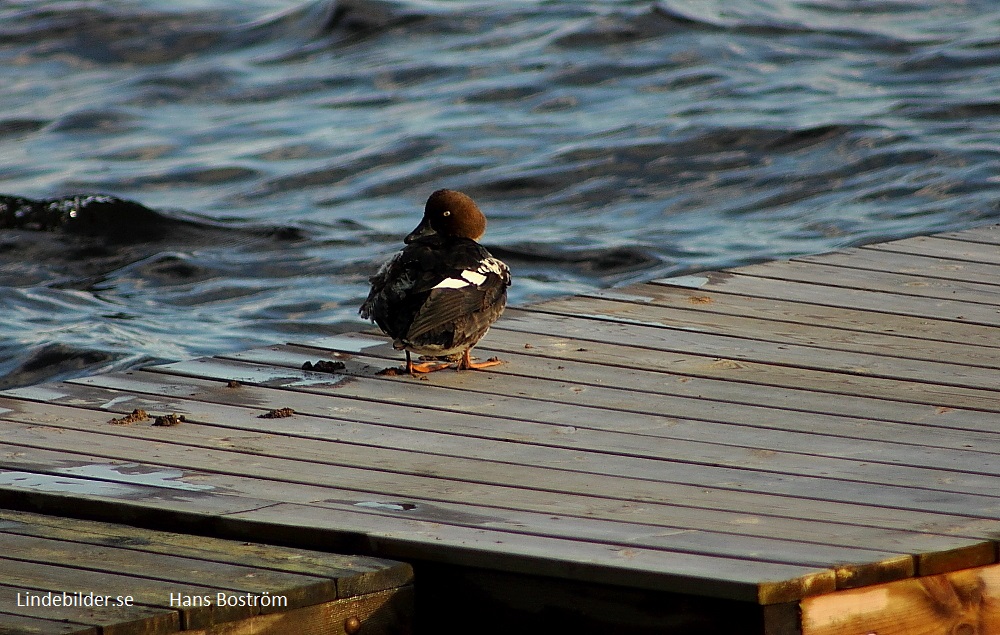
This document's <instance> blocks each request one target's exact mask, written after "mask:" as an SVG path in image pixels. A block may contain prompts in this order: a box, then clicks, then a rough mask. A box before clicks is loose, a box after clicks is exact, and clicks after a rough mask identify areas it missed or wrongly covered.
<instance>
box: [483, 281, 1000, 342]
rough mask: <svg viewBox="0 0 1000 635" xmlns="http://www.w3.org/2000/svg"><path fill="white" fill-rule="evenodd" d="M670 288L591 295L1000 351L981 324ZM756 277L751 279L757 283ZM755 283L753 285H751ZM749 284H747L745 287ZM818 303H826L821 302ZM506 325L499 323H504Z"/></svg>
mask: <svg viewBox="0 0 1000 635" xmlns="http://www.w3.org/2000/svg"><path fill="white" fill-rule="evenodd" d="M669 280H670V284H653V283H639V284H634V285H629V286H627V287H620V288H617V289H607V290H601V291H593V292H590V293H587V294H584V295H585V296H587V297H591V296H592V297H599V298H605V299H610V300H621V301H624V302H636V303H640V304H657V305H664V306H676V307H678V308H689V309H692V310H698V311H710V312H717V313H726V314H728V315H742V316H746V317H756V318H759V319H763V320H771V321H783V322H794V323H797V324H822V325H824V326H827V327H831V328H837V329H842V330H847V331H862V332H865V333H883V334H888V335H898V336H903V337H909V338H915V339H920V340H932V341H941V342H953V343H958V344H970V345H975V346H984V347H991V348H998V347H1000V343H998V342H997V338H996V333H995V331H996V329H995V328H993V327H989V326H981V325H978V324H963V323H959V322H954V321H948V320H940V319H933V318H930V317H927V316H923V317H912V316H907V315H894V316H893V317H892V318H891V319H887V318H886V316H885V314H883V313H876V312H872V311H866V310H862V309H859V308H857V307H854V306H850V305H847V306H832V305H831V304H830V303H826V304H823V303H820V302H817V301H813V302H802V301H795V300H793V299H790V298H787V297H785V295H784V293H783V292H782V289H780V288H776V287H775V286H772V285H769V284H755V285H754V286H753V288H746V289H745V290H744V291H746V292H743V293H736V292H733V291H734V290H733V289H732V288H730V287H727V286H719V287H709V286H708V285H709V282H710V281H709V279H708V278H707V277H706V276H703V275H694V276H687V277H675V278H670V279H669ZM756 280H758V279H756V278H755V279H753V281H756ZM751 282H752V281H751ZM745 286H746V285H745ZM820 301H822V300H821V299H820ZM502 324H503V321H501V322H500V323H499V325H502Z"/></svg>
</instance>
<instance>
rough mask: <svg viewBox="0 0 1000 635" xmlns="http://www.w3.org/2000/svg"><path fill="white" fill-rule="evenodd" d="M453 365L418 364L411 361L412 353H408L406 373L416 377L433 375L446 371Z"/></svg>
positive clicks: (438, 363) (443, 363)
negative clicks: (437, 371) (436, 372)
mask: <svg viewBox="0 0 1000 635" xmlns="http://www.w3.org/2000/svg"><path fill="white" fill-rule="evenodd" d="M449 366H451V364H449V363H447V362H416V363H414V362H413V360H412V359H410V351H406V372H407V373H409V374H411V375H413V376H414V377H416V376H417V375H418V374H422V373H433V372H434V371H436V370H444V369H445V368H448V367H449Z"/></svg>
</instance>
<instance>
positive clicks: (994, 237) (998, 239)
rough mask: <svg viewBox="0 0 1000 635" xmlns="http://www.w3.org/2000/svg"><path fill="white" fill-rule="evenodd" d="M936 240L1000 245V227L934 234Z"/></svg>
mask: <svg viewBox="0 0 1000 635" xmlns="http://www.w3.org/2000/svg"><path fill="white" fill-rule="evenodd" d="M935 236H936V237H937V238H947V239H949V240H962V241H967V242H973V243H986V244H987V245H1000V225H986V226H983V227H973V228H971V229H963V230H961V231H957V232H945V233H942V234H935Z"/></svg>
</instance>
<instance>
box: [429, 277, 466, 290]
mask: <svg viewBox="0 0 1000 635" xmlns="http://www.w3.org/2000/svg"><path fill="white" fill-rule="evenodd" d="M470 284H471V283H470V282H469V281H468V280H463V279H462V278H445V279H444V280H442V281H441V282H439V283H437V284H436V285H434V287H433V288H434V289H463V288H465V287H467V286H469V285H470Z"/></svg>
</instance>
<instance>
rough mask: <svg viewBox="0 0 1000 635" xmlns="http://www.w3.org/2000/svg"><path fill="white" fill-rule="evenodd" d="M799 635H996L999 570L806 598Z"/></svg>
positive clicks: (999, 606) (999, 619)
mask: <svg viewBox="0 0 1000 635" xmlns="http://www.w3.org/2000/svg"><path fill="white" fill-rule="evenodd" d="M801 606H802V635H866V634H868V633H878V634H879V635H912V634H913V633H955V634H958V633H970V634H972V633H997V632H1000V565H992V566H986V567H978V568H974V569H967V570H963V571H956V572H954V573H948V574H944V575H937V576H929V577H921V578H912V579H909V580H899V581H895V582H889V583H887V584H880V585H877V586H871V587H867V588H863V589H855V590H850V591H840V592H837V593H831V594H827V595H823V596H821V597H817V598H806V599H805V600H803V601H802V603H801Z"/></svg>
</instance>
